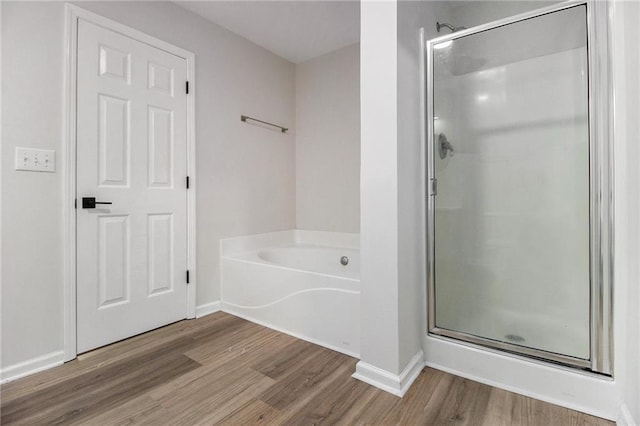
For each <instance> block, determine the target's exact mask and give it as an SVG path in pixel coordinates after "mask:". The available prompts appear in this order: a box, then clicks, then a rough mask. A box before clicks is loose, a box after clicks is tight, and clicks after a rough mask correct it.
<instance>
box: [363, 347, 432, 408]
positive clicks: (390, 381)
mask: <svg viewBox="0 0 640 426" xmlns="http://www.w3.org/2000/svg"><path fill="white" fill-rule="evenodd" d="M423 368H424V353H423V352H422V349H420V351H418V353H416V354H415V355H414V356H413V358H411V361H409V364H407V366H406V367H405V368H404V370H402V372H401V373H400V374H393V373H390V372H388V371H386V370H383V369H381V368H378V367H376V366H374V365H371V364H368V363H366V362H364V361H360V362H358V364H356V372H355V373H353V375H352V376H351V377H353V378H355V379H358V380H361V381H363V382H365V383H368V384H370V385H371V386H375V387H377V388H379V389H382V390H383V391H385V392H389V393H391V394H393V395H395V396H399V397H402V396H404V394H405V393H406V392H407V390H409V388H410V387H411V384H412V383H413V382H414V381H415V380H416V378H417V377H418V375H419V374H420V372H421V371H422V369H423Z"/></svg>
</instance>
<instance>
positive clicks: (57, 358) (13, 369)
mask: <svg viewBox="0 0 640 426" xmlns="http://www.w3.org/2000/svg"><path fill="white" fill-rule="evenodd" d="M63 362H64V351H56V352H51V353H49V354H46V355H42V356H39V357H36V358H31V359H29V360H27V361H24V362H20V363H18V364H14V365H10V366H8V367H6V368H3V369H2V370H1V371H0V383H7V382H10V381H13V380H16V379H19V378H21V377H25V376H28V375H30V374H34V373H37V372H39V371H43V370H48V369H49V368H52V367H56V366H58V365H62V364H63Z"/></svg>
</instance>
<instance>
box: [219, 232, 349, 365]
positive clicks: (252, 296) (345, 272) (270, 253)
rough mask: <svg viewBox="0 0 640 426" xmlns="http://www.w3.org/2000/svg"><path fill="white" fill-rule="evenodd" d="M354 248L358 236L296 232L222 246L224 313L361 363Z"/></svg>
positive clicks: (243, 238) (232, 242)
mask: <svg viewBox="0 0 640 426" xmlns="http://www.w3.org/2000/svg"><path fill="white" fill-rule="evenodd" d="M338 244H339V245H341V246H342V247H339V246H337V245H338ZM357 244H358V238H357V235H352V234H337V233H326V232H310V231H301V230H292V231H284V232H277V233H272V234H261V235H256V236H248V237H240V238H232V239H227V240H223V241H222V244H221V262H220V263H221V282H222V295H221V303H222V309H223V310H224V311H226V312H229V313H231V314H234V315H237V316H239V317H242V318H245V319H248V320H250V321H253V322H256V323H259V324H262V325H265V326H267V327H270V328H273V329H276V330H279V331H283V332H285V333H288V334H291V335H293V336H296V337H299V338H301V339H304V340H308V341H310V342H313V343H317V344H320V345H322V346H325V347H328V348H331V349H334V350H337V351H340V352H343V353H346V354H348V355H351V356H355V357H359V353H360V251H359V250H358V248H357ZM342 256H347V257H348V258H349V262H348V264H347V265H342V264H341V263H340V259H341V257H342Z"/></svg>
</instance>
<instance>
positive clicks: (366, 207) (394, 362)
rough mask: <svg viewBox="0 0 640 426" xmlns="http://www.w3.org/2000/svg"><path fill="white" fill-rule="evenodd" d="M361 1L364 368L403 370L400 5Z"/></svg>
mask: <svg viewBox="0 0 640 426" xmlns="http://www.w3.org/2000/svg"><path fill="white" fill-rule="evenodd" d="M360 7H361V16H360V31H361V37H360V90H361V92H360V100H361V104H360V108H361V115H360V117H361V132H362V138H361V146H360V150H361V164H360V167H361V169H360V182H361V183H360V253H361V254H360V259H361V263H360V265H361V271H360V282H361V283H362V286H361V290H360V294H361V315H362V316H361V318H362V319H361V322H360V324H361V339H362V340H361V342H360V359H361V361H360V363H358V367H360V366H364V365H366V366H374V367H376V368H379V369H381V370H384V371H388V372H390V373H391V374H395V375H397V374H398V373H399V372H400V370H401V367H400V359H399V354H398V330H399V322H398V320H399V319H398V205H397V199H398V171H397V167H398V162H397V154H398V152H397V122H396V121H397V106H396V98H397V87H396V75H397V68H396V61H397V54H396V52H397V45H396V38H397V33H396V25H397V20H396V16H397V7H396V2H395V1H385V2H367V1H365V2H362V3H361V6H360ZM358 367H357V368H358ZM369 370H370V369H369ZM363 374H366V373H364V372H363Z"/></svg>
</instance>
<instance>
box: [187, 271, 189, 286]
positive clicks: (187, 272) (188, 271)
mask: <svg viewBox="0 0 640 426" xmlns="http://www.w3.org/2000/svg"><path fill="white" fill-rule="evenodd" d="M187 284H189V270H188V269H187Z"/></svg>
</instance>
